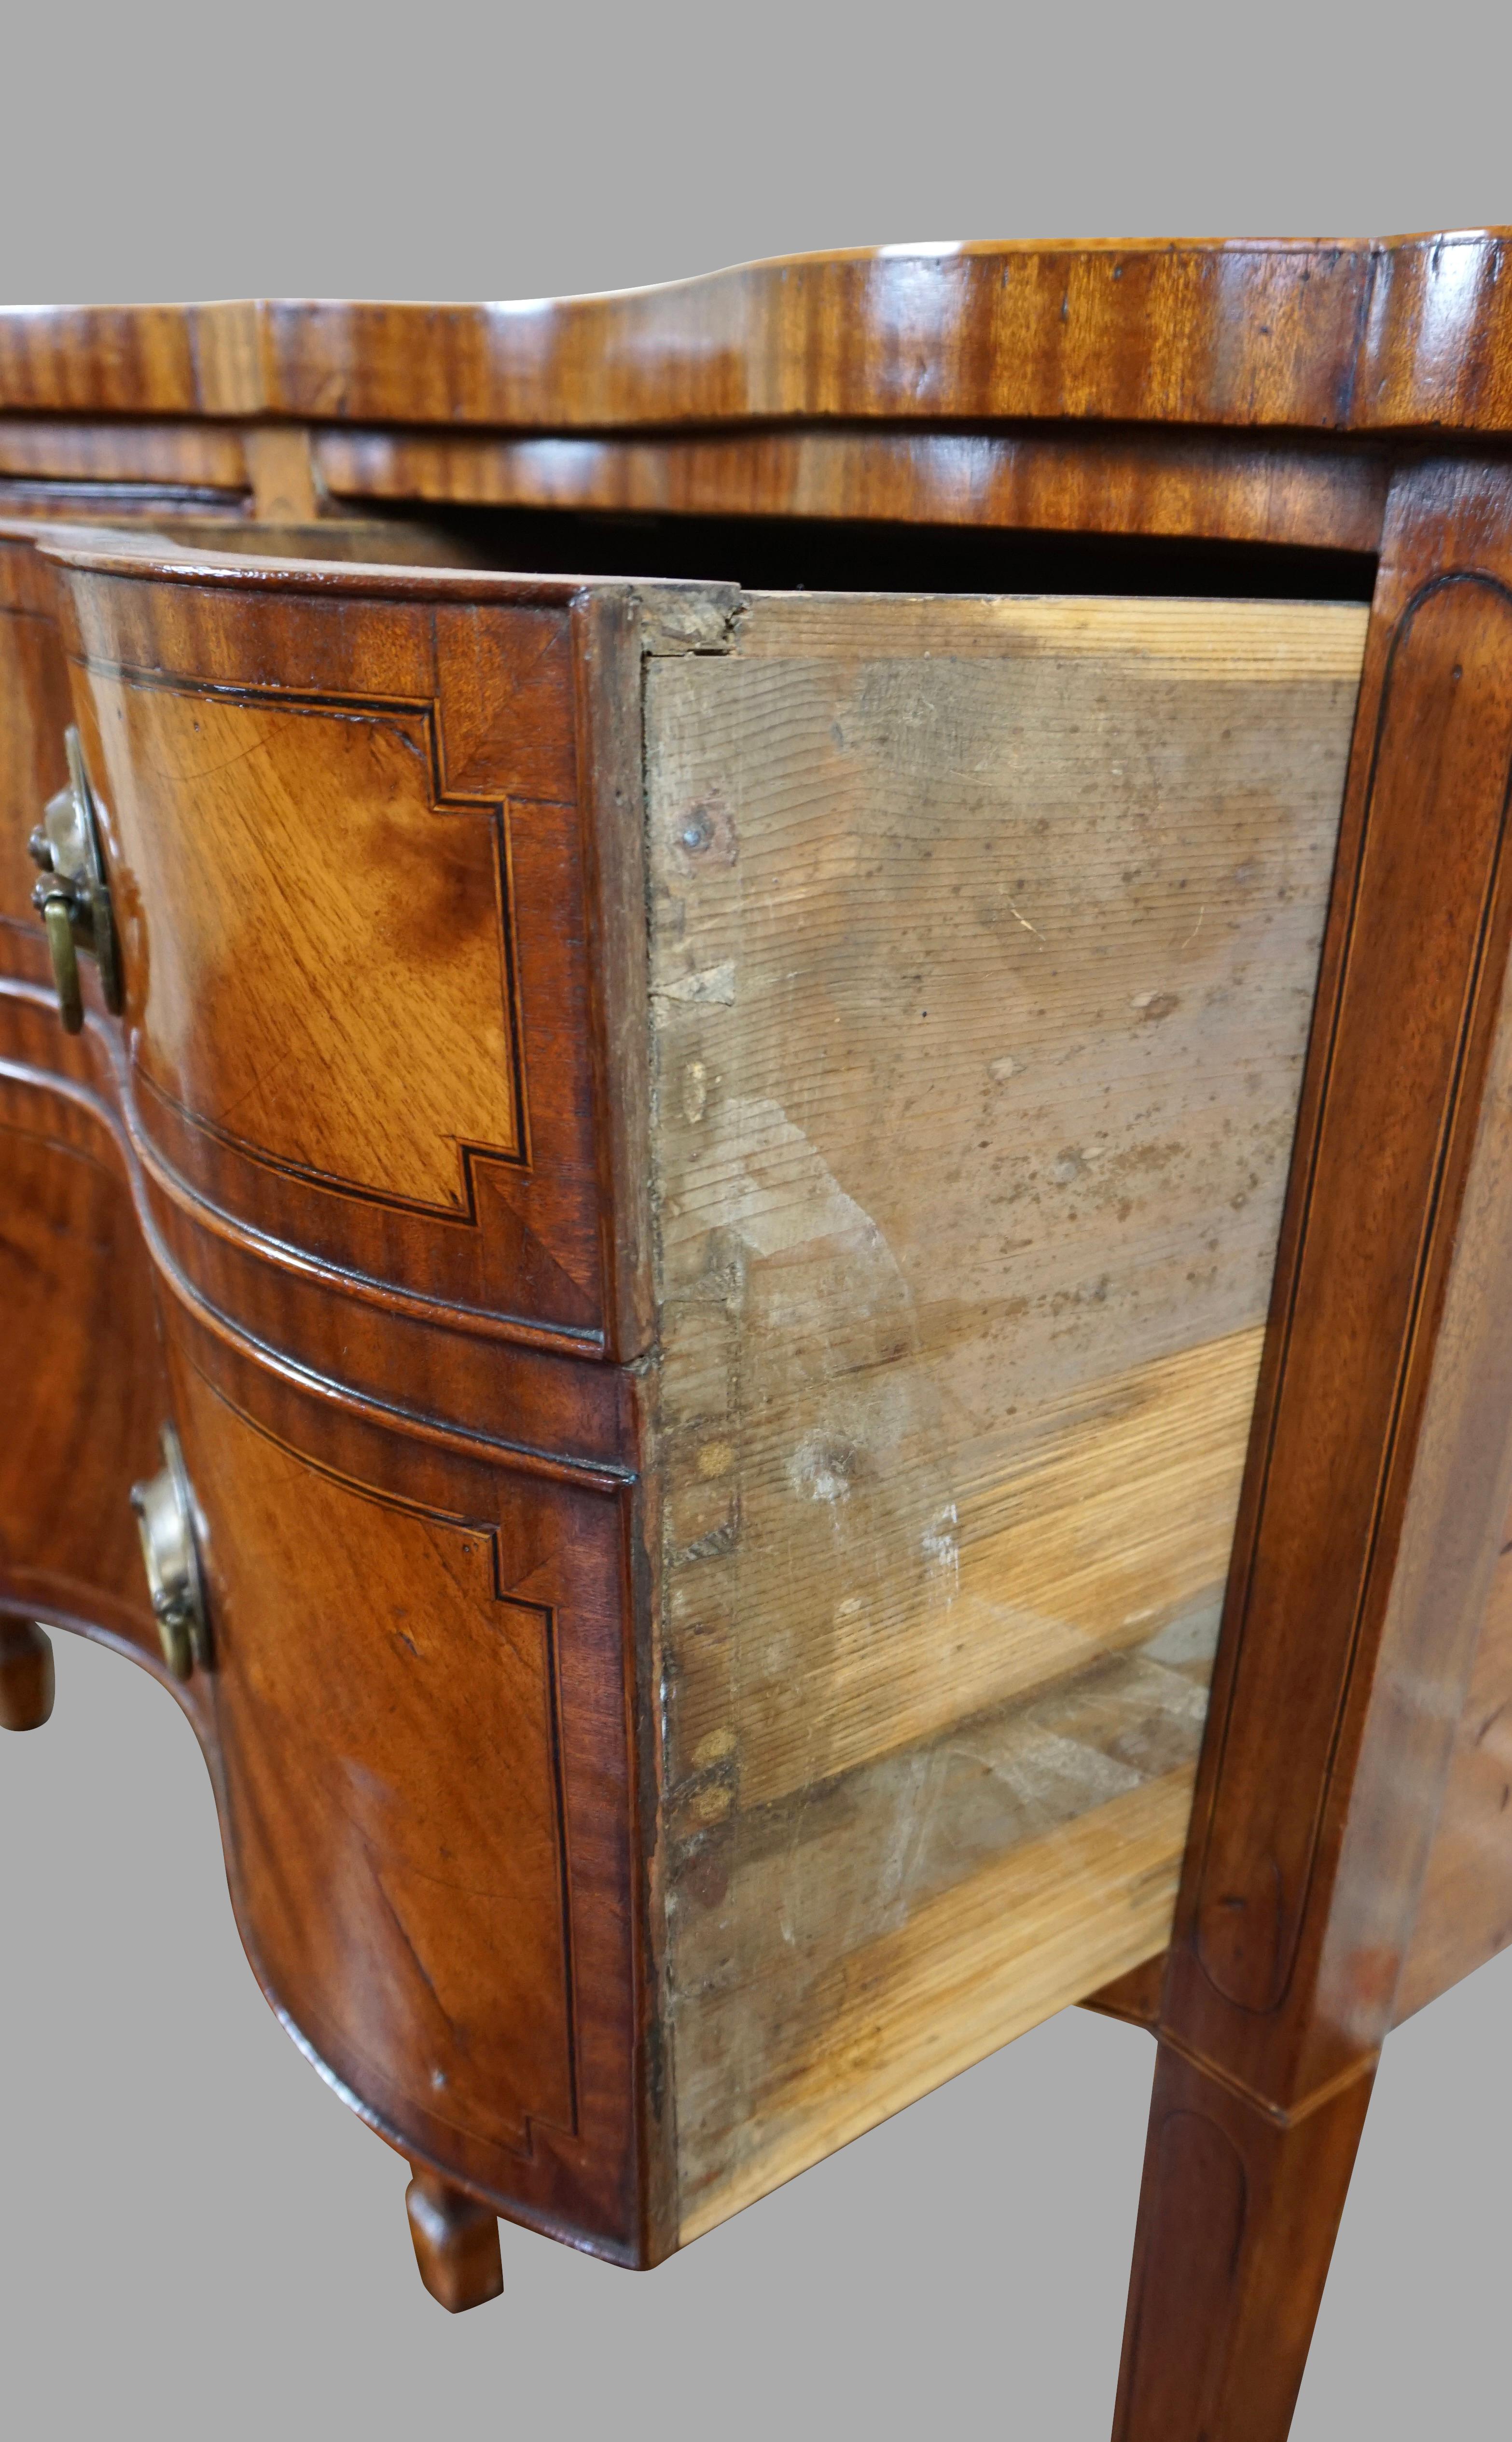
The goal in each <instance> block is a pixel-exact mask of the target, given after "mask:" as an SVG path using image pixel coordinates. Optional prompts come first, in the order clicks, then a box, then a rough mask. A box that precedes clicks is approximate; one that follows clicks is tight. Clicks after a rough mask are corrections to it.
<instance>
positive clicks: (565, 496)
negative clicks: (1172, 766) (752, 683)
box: [314, 425, 1389, 573]
mask: <svg viewBox="0 0 1512 2442" xmlns="http://www.w3.org/2000/svg"><path fill="white" fill-rule="evenodd" d="M314 447H315V454H316V463H317V465H318V466H319V470H320V474H321V478H322V480H323V482H324V483H325V484H326V486H327V487H328V489H329V490H330V491H331V492H332V493H333V494H336V495H338V496H342V497H344V498H346V499H347V500H348V501H351V502H352V503H354V504H357V503H361V502H364V501H378V500H392V501H405V502H420V501H423V502H427V503H442V502H446V503H451V504H455V505H458V506H462V505H468V506H478V507H482V506H496V507H508V508H540V509H547V508H549V509H557V510H582V509H599V510H617V511H621V512H625V511H629V512H632V513H634V514H637V515H641V516H644V515H646V514H647V513H654V514H661V515H666V514H675V515H677V516H679V517H688V516H703V517H792V518H807V519H821V518H823V519H834V518H844V519H886V520H889V521H904V520H906V521H908V522H912V523H920V524H942V525H960V526H969V527H974V528H977V527H985V528H989V529H990V528H993V527H1001V528H1009V529H1018V530H1020V531H1026V532H1034V533H1041V534H1055V533H1065V534H1120V535H1124V534H1127V535H1135V534H1139V535H1169V536H1181V537H1186V538H1206V539H1217V538H1222V539H1224V540H1237V539H1241V538H1242V539H1246V540H1249V541H1254V542H1268V543H1294V544H1303V545H1308V546H1310V547H1312V548H1314V549H1319V550H1335V551H1374V550H1375V547H1376V544H1377V543H1378V541H1379V538H1380V523H1381V513H1382V510H1383V507H1384V505H1385V499H1386V484H1387V479H1388V471H1389V470H1388V468H1387V466H1386V465H1385V463H1384V462H1383V461H1382V460H1381V459H1380V458H1378V457H1377V456H1375V455H1374V454H1370V453H1367V452H1362V451H1361V450H1359V449H1357V448H1354V449H1349V448H1345V447H1339V446H1336V447H1333V448H1327V449H1324V448H1321V447H1319V446H1315V445H1307V446H1299V444H1297V443H1296V442H1295V441H1291V442H1285V441H1282V442H1278V441H1276V440H1274V439H1272V438H1269V437H1266V439H1264V440H1251V439H1250V438H1249V437H1248V435H1247V436H1245V437H1244V439H1243V440H1240V439H1238V438H1236V437H1234V436H1230V435H1215V434H1212V433H1202V434H1200V435H1197V434H1188V433H1184V432H1180V431H1174V430H1166V429H1162V428H1153V429H1152V428H1146V429H1144V430H1136V429H1126V430H1123V431H1119V430H1113V431H1106V430H1102V429H1099V430H1098V431H1096V432H1067V431H1065V430H1054V429H1045V430H1036V429H1034V428H1026V429H1024V430H1022V431H1019V432H1014V433H1004V432H949V433H938V432H927V431H918V430H910V431H901V432H900V431H890V430H888V429H887V428H885V427H884V428H880V429H879V428H877V427H876V426H875V425H871V426H861V427H854V428H850V429H849V430H838V431H837V430H833V429H826V430H809V431H783V430H764V431H756V432H749V431H740V432H738V433H737V432H732V431H729V430H724V431H715V432H712V433H700V434H697V435H693V436H690V437H688V438H687V439H672V438H665V437H662V436H657V437H655V438H639V437H636V438H630V439H625V440H618V441H613V442H609V441H606V440H605V439H604V438H603V437H602V436H600V435H597V434H595V435H594V436H593V437H592V439H589V438H577V437H574V436H573V435H570V434H561V433H556V434H552V435H551V436H549V437H543V438H539V439H518V438H515V439H512V438H507V437H504V436H494V435H492V434H489V435H473V434H470V433H466V432H457V431H446V430H437V431H429V432H426V431H410V432H392V431H378V432H373V431H363V430H361V429H359V428H351V427H347V426H340V425H337V426H327V427H324V428H319V429H318V430H317V432H316V435H315V441H314ZM643 547H649V548H650V549H651V550H653V551H654V549H655V542H654V540H653V539H652V538H646V539H645V542H644V543H643ZM711 573H712V570H711Z"/></svg>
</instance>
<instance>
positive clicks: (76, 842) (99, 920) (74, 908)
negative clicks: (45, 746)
mask: <svg viewBox="0 0 1512 2442" xmlns="http://www.w3.org/2000/svg"><path fill="white" fill-rule="evenodd" d="M64 747H65V749H66V751H67V756H68V785H67V787H66V788H65V789H60V790H59V792H58V793H57V795H56V796H55V797H50V798H49V799H48V801H47V805H46V811H45V812H44V814H43V818H42V821H41V823H40V824H39V825H38V827H37V829H35V830H34V831H33V832H32V834H31V842H30V846H31V855H32V860H33V862H34V863H35V864H37V865H39V866H41V867H42V880H41V881H40V882H39V883H38V884H37V885H36V888H35V889H34V890H33V892H32V894H31V903H32V905H33V906H34V907H35V908H36V909H37V911H38V913H39V914H40V916H41V918H42V920H43V922H44V924H45V925H46V928H47V948H48V952H49V954H50V956H51V958H52V979H53V982H54V983H55V984H56V985H57V988H58V1009H59V1013H60V1015H61V1016H62V1018H63V1023H64V1032H65V1033H67V1034H77V1033H78V1032H79V1031H80V1030H81V1028H82V1025H83V1022H84V1000H83V993H82V988H81V985H80V980H79V953H80V951H81V950H87V951H88V952H89V953H90V955H91V956H92V957H94V959H95V960H96V962H97V964H98V965H99V968H100V991H101V993H103V996H104V1002H105V1007H106V1008H107V1009H108V1010H109V1011H111V1013H112V1015H113V1016H117V1017H118V1016H119V1014H120V1005H121V1002H120V960H119V957H118V954H117V943H116V923H115V915H114V911H113V909H112V907H111V903H110V885H109V884H108V883H107V881H106V879H105V860H104V856H103V853H102V852H101V849H100V825H99V822H98V819H97V817H96V812H95V800H94V794H93V792H92V791H91V789H90V786H89V775H88V773H87V772H86V771H85V769H84V750H83V747H82V744H81V743H80V738H79V732H78V730H77V729H75V728H73V727H72V725H70V726H69V727H68V728H67V729H66V730H65V731H64Z"/></svg>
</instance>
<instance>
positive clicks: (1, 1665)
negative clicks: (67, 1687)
mask: <svg viewBox="0 0 1512 2442" xmlns="http://www.w3.org/2000/svg"><path fill="white" fill-rule="evenodd" d="M54 1687H55V1679H54V1673H53V1667H52V1640H51V1638H50V1637H49V1636H47V1635H46V1634H45V1633H44V1631H42V1630H41V1629H40V1628H39V1627H38V1626H37V1623H36V1621H35V1620H34V1619H13V1618H7V1617H5V1616H4V1615H3V1614H0V1728H4V1729H8V1730H40V1729H41V1727H42V1725H43V1722H45V1721H46V1719H47V1716H48V1715H49V1713H50V1712H51V1711H52V1699H53V1693H54Z"/></svg>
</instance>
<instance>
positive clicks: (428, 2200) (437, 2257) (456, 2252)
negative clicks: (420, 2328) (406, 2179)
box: [405, 2162, 504, 2315]
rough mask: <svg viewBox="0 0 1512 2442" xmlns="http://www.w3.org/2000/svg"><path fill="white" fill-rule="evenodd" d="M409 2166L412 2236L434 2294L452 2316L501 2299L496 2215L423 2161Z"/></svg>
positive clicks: (407, 2196) (423, 2274)
mask: <svg viewBox="0 0 1512 2442" xmlns="http://www.w3.org/2000/svg"><path fill="white" fill-rule="evenodd" d="M410 2167H411V2168H412V2170H413V2172H414V2177H413V2178H412V2179H411V2180H410V2185H409V2187H408V2188H407V2189H406V2191H405V2203H406V2205H407V2206H408V2207H409V2211H410V2236H411V2238H412V2239H413V2240H414V2243H415V2262H416V2263H417V2264H418V2265H419V2267H420V2278H421V2280H422V2281H423V2282H424V2283H425V2285H426V2287H427V2288H428V2290H429V2292H430V2295H431V2296H432V2298H436V2299H439V2300H440V2302H441V2304H442V2305H443V2306H445V2307H446V2311H447V2313H448V2314H451V2315H460V2314H461V2313H462V2312H463V2311H464V2309H465V2307H468V2306H481V2305H483V2303H484V2301H485V2300H486V2299H489V2298H497V2297H498V2295H499V2293H500V2291H501V2289H502V2287H503V2286H504V2269H503V2265H502V2263H501V2260H500V2254H499V2223H498V2219H497V2217H496V2216H495V2215H494V2214H491V2213H490V2212H489V2210H488V2208H487V2206H486V2205H481V2204H479V2203H478V2201H477V2199H476V2198H475V2197H473V2196H467V2195H466V2194H465V2191H464V2190H463V2189H461V2188H454V2187H451V2186H449V2185H448V2183H447V2182H446V2180H445V2179H444V2178H441V2177H440V2175H439V2173H437V2172H435V2171H432V2170H429V2169H428V2168H427V2167H426V2165H425V2164H424V2163H420V2162H417V2163H413V2164H411V2166H410Z"/></svg>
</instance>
